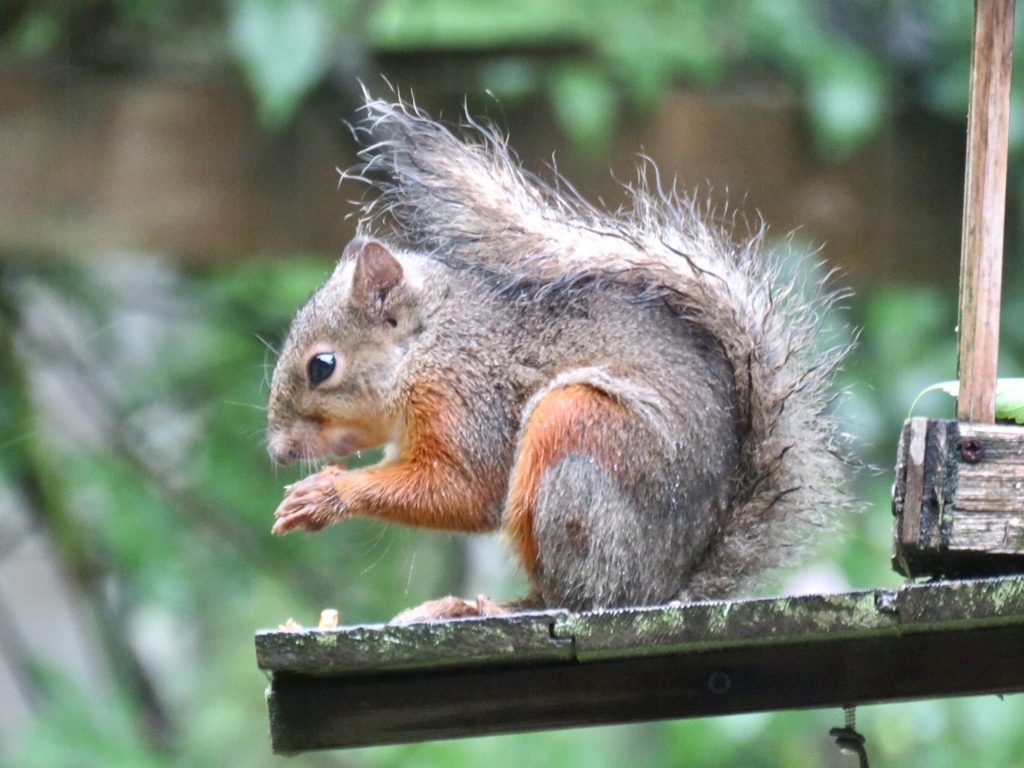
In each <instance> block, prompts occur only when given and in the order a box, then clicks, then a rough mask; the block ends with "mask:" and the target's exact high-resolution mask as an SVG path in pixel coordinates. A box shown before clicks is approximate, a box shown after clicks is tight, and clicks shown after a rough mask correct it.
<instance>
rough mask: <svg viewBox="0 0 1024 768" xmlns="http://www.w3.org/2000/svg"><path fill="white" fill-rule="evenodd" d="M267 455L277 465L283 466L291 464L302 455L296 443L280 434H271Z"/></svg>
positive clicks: (268, 439)
mask: <svg viewBox="0 0 1024 768" xmlns="http://www.w3.org/2000/svg"><path fill="white" fill-rule="evenodd" d="M267 453H269V454H270V458H271V459H272V460H273V461H274V463H275V464H281V465H282V466H286V465H288V464H291V463H292V462H293V461H295V460H296V459H297V458H299V456H301V455H302V451H300V450H299V446H298V444H297V443H296V441H295V440H292V439H289V438H287V437H285V436H284V435H281V434H280V433H271V434H270V435H268V436H267Z"/></svg>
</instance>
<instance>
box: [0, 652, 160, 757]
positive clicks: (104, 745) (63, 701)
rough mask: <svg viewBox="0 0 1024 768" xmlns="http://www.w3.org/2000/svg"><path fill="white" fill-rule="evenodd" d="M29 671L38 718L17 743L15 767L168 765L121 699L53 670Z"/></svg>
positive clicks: (40, 668) (37, 669) (42, 668)
mask: <svg viewBox="0 0 1024 768" xmlns="http://www.w3.org/2000/svg"><path fill="white" fill-rule="evenodd" d="M31 673H32V677H33V680H34V682H35V683H36V685H37V686H38V688H39V690H40V692H41V694H42V696H41V699H42V702H41V703H42V707H41V709H40V717H39V718H38V719H37V720H36V722H35V725H34V727H33V728H32V729H30V731H29V733H28V735H27V738H25V739H24V741H23V743H22V744H21V745H20V746H21V749H20V754H17V755H16V756H15V758H14V764H13V765H14V766H17V768H167V767H168V766H170V765H171V761H170V760H168V759H167V758H165V757H163V756H162V755H160V753H159V752H158V751H157V750H156V749H154V748H153V747H151V746H150V745H149V744H147V743H146V742H145V740H144V738H143V736H142V734H143V732H144V728H143V727H142V726H143V724H142V722H141V720H140V718H139V717H138V716H137V715H136V714H135V713H133V712H131V711H130V708H129V706H128V705H127V703H126V702H125V701H123V700H120V699H111V698H110V697H109V696H108V695H104V694H100V693H98V692H97V691H94V690H90V691H89V692H88V694H86V692H84V691H82V690H80V689H79V688H78V687H77V686H76V685H75V683H74V682H72V681H71V680H69V679H68V678H67V677H65V676H64V675H62V674H61V673H59V672H57V671H56V670H54V669H50V668H47V667H42V666H40V667H36V668H34V669H33V670H31ZM98 701H101V702H102V704H99V705H98ZM4 765H7V763H4ZM12 768H13V767H12Z"/></svg>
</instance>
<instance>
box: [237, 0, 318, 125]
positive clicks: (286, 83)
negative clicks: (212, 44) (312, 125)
mask: <svg viewBox="0 0 1024 768" xmlns="http://www.w3.org/2000/svg"><path fill="white" fill-rule="evenodd" d="M230 12H231V13H230V29H229V32H230V38H231V43H232V46H233V48H234V50H235V53H236V55H237V56H238V58H239V59H240V61H241V63H242V68H243V69H244V71H245V74H246V76H247V77H248V78H249V82H250V83H251V84H252V87H253V90H254V91H255V93H256V100H257V105H258V109H259V116H260V120H261V121H262V122H263V124H264V125H266V126H267V127H269V128H272V129H276V128H280V127H281V126H283V125H284V124H285V123H286V122H287V121H288V119H289V118H290V117H291V116H292V113H293V112H294V111H295V108H296V107H297V106H298V103H299V101H300V100H301V99H302V97H303V96H304V95H305V94H306V93H307V92H308V91H309V90H310V89H311V88H312V87H313V86H314V85H316V83H317V82H318V81H319V80H320V78H321V77H322V76H323V73H324V71H325V70H326V69H327V65H328V63H329V47H330V44H331V41H332V39H333V37H334V20H333V19H332V17H331V15H330V14H328V13H327V12H326V11H325V9H324V7H323V5H322V4H321V3H320V2H317V0H235V2H233V3H232V4H231V6H230Z"/></svg>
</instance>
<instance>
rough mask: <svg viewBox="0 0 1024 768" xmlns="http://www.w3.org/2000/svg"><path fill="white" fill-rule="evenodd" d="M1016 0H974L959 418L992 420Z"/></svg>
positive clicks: (961, 289) (967, 420) (961, 287)
mask: <svg viewBox="0 0 1024 768" xmlns="http://www.w3.org/2000/svg"><path fill="white" fill-rule="evenodd" d="M1014 2H1015V0H975V7H974V45H973V52H972V59H971V96H970V107H969V111H968V117H967V168H966V179H965V184H964V221H963V241H962V246H961V263H960V270H961V271H960V323H959V349H958V360H959V363H958V368H959V373H958V375H959V378H960V396H959V398H958V400H957V419H958V420H960V421H966V422H975V423H983V424H991V423H992V422H993V421H995V390H996V384H995V382H996V361H997V357H998V350H999V308H1000V296H999V294H1000V286H1001V280H1002V265H1003V222H1004V218H1005V209H1006V154H1007V136H1008V130H1009V117H1010V71H1011V69H1012V63H1013V17H1014Z"/></svg>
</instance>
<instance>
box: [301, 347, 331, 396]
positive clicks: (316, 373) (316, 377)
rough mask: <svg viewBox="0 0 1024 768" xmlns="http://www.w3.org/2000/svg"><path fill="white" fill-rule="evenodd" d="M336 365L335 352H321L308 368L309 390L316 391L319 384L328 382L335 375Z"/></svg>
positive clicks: (313, 358)
mask: <svg viewBox="0 0 1024 768" xmlns="http://www.w3.org/2000/svg"><path fill="white" fill-rule="evenodd" d="M335 365H337V361H336V359H335V357H334V353H333V352H321V353H320V354H319V355H314V356H313V357H312V358H311V359H310V361H309V364H308V365H307V366H306V375H307V376H308V377H309V388H310V389H314V388H315V387H316V386H317V385H318V384H322V383H323V382H325V381H327V379H329V378H330V377H331V374H332V373H334V368H335Z"/></svg>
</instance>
